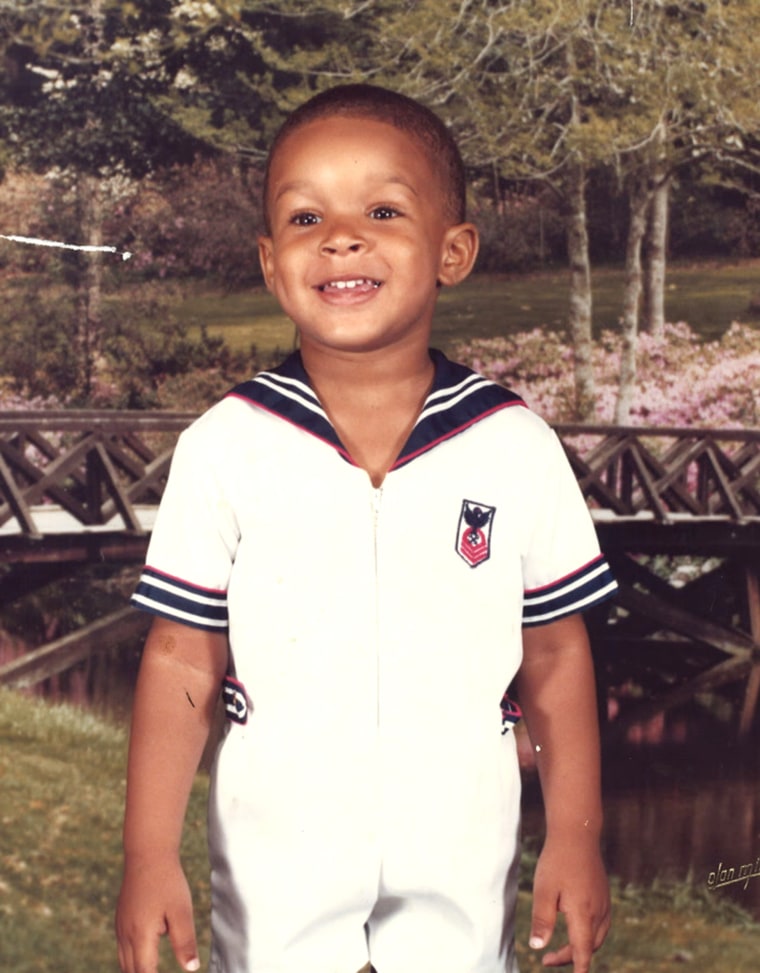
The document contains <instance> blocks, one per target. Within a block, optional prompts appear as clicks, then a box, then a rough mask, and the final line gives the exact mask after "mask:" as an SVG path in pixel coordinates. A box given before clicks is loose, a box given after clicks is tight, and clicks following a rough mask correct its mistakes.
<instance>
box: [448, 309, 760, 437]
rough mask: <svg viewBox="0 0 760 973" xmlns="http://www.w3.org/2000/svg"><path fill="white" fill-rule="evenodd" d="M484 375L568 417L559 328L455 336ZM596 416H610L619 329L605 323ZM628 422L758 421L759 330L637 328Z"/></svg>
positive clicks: (569, 362)
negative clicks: (711, 332) (654, 331)
mask: <svg viewBox="0 0 760 973" xmlns="http://www.w3.org/2000/svg"><path fill="white" fill-rule="evenodd" d="M453 354H454V357H455V358H457V360H459V361H461V362H464V363H465V364H467V365H469V366H470V367H471V368H474V369H475V370H476V371H479V372H481V373H482V374H484V375H486V376H487V377H488V378H491V379H493V380H494V381H497V382H500V383H501V384H503V385H508V386H509V387H510V388H512V389H513V390H514V391H516V392H518V393H519V394H520V395H522V396H523V397H524V398H525V400H526V401H527V402H528V404H529V405H530V406H531V408H532V409H533V410H534V411H535V412H538V413H539V414H540V415H542V416H543V417H544V418H545V419H547V420H548V421H549V422H555V423H557V422H572V421H573V420H574V419H575V393H574V388H573V351H572V347H571V345H570V342H569V339H568V337H567V335H566V334H564V333H562V332H556V331H553V330H549V329H547V328H534V329H533V330H532V331H527V332H520V333H518V334H514V335H508V336H505V337H501V338H484V339H476V340H474V341H471V342H467V343H460V344H459V345H457V346H456V348H455V349H454V351H453ZM593 367H594V377H595V381H596V394H597V400H596V420H597V421H598V422H609V423H611V422H612V421H613V415H614V408H615V401H616V399H617V394H618V376H619V372H620V337H619V336H618V335H617V334H615V333H614V332H612V331H605V332H603V333H602V335H601V336H600V338H599V340H598V341H597V342H596V344H595V347H594V353H593ZM630 422H631V424H632V425H640V426H699V427H703V428H722V429H726V428H732V427H733V428H737V427H744V428H753V427H757V426H760V330H758V329H757V328H753V327H751V326H749V325H745V324H732V325H731V327H730V328H729V330H728V331H727V332H726V333H725V334H724V335H723V336H722V338H720V339H719V340H717V341H703V340H702V339H701V338H700V337H699V335H697V334H696V333H695V332H694V331H693V330H692V329H691V328H690V327H689V326H688V325H687V324H684V323H683V322H680V323H678V324H668V325H666V326H665V329H664V333H663V335H662V337H654V336H653V335H651V334H648V333H642V334H640V335H639V336H638V344H637V383H636V392H635V395H634V401H633V408H632V410H631V417H630Z"/></svg>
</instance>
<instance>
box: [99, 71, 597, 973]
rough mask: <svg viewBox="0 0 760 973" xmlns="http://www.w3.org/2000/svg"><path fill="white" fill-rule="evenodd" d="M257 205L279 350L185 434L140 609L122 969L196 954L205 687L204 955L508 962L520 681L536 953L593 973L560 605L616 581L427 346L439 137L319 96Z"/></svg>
mask: <svg viewBox="0 0 760 973" xmlns="http://www.w3.org/2000/svg"><path fill="white" fill-rule="evenodd" d="M265 211H266V231H265V234H264V235H263V236H262V237H261V238H260V240H259V254H260V259H261V266H262V269H263V272H264V276H265V280H266V283H267V286H268V287H269V289H270V290H271V291H272V293H274V294H275V295H276V297H277V298H278V300H279V302H280V304H281V305H282V307H283V308H284V310H285V311H286V312H287V314H288V315H289V316H290V317H291V318H292V320H293V321H294V322H295V324H296V326H297V328H298V333H299V338H300V346H299V351H298V352H297V353H295V354H294V355H292V356H291V357H290V358H288V359H287V360H286V361H285V362H284V363H283V365H281V366H280V367H279V368H276V369H273V370H272V371H269V372H263V373H261V374H260V375H258V376H256V377H255V378H253V379H251V380H250V381H248V382H245V383H243V384H242V385H240V386H238V387H237V388H236V389H234V390H233V391H232V392H231V393H230V394H229V395H228V396H226V397H225V398H224V399H223V400H222V401H221V402H220V403H218V404H217V405H216V406H214V407H213V408H212V409H211V410H209V412H207V413H206V414H205V415H204V416H202V417H201V418H200V419H199V420H197V421H196V422H195V423H194V424H193V425H192V426H191V427H190V428H189V429H188V430H187V431H186V432H185V433H183V435H182V436H181V438H180V441H179V443H178V445H177V449H176V452H175V456H174V460H173V464H172V470H171V474H170V477H169V481H168V483H167V487H166V490H165V494H164V498H163V501H162V504H161V508H160V511H159V515H158V518H157V522H156V525H155V529H154V532H153V536H152V539H151V545H150V549H149V553H148V564H147V566H146V568H145V569H144V572H143V576H142V579H141V582H140V585H139V587H138V590H137V592H136V594H135V596H134V602H135V604H137V605H138V606H139V607H141V608H143V609H145V610H147V611H150V612H152V613H153V614H154V615H155V616H156V618H155V620H154V623H153V627H152V629H151V633H150V635H149V637H148V640H147V642H146V646H145V651H144V655H143V661H142V665H141V670H140V675H139V679H138V686H137V692H136V699H135V706H134V715H133V725H132V736H131V743H130V757H129V771H128V793H127V808H126V817H125V829H124V847H125V874H124V883H123V887H122V892H121V896H120V901H119V906H118V912H117V933H118V940H119V956H120V963H121V968H122V970H123V971H124V973H154V971H155V970H156V969H157V952H158V950H157V946H158V939H159V937H160V936H161V935H162V934H164V933H168V935H169V937H170V939H171V942H172V945H173V947H174V952H175V955H176V957H177V960H178V961H179V962H180V964H181V965H182V967H183V968H184V969H186V970H194V969H198V968H199V961H198V956H197V948H196V944H195V933H194V925H193V917H192V904H191V900H190V894H189V890H188V887H187V882H186V880H185V878H184V875H183V872H182V868H181V864H180V861H179V852H178V849H179V844H180V836H181V831H182V823H183V818H184V813H185V807H186V802H187V797H188V794H189V790H190V787H191V784H192V779H193V776H194V773H195V771H196V768H197V765H198V761H199V758H200V755H201V752H202V749H203V746H204V743H205V740H206V738H207V735H208V728H209V723H210V720H211V714H212V712H213V709H214V706H215V701H216V699H217V698H218V695H219V692H220V691H223V694H224V698H225V702H226V705H227V713H228V716H229V720H228V723H227V728H226V732H225V735H224V738H223V740H222V743H221V745H220V748H219V751H218V753H217V757H216V760H215V763H214V768H213V771H212V789H211V800H210V820H209V843H210V857H211V866H212V879H211V880H212V897H213V912H212V956H211V967H210V968H211V970H213V971H214V973H355V971H356V970H358V969H359V968H360V967H363V966H364V965H365V964H367V963H368V962H371V963H372V965H373V966H374V968H375V969H376V970H377V973H427V971H435V973H515V971H516V970H517V963H516V958H515V947H514V933H513V920H514V905H515V900H516V895H517V863H518V854H519V849H518V832H519V801H520V778H519V771H518V765H517V757H516V749H515V741H514V733H513V732H512V731H511V728H512V726H513V723H514V721H515V719H516V718H517V714H518V712H519V710H518V708H517V707H516V706H515V705H514V704H512V703H511V702H510V701H509V700H508V699H506V697H504V691H505V689H506V688H507V687H508V686H510V684H512V683H513V682H515V684H516V687H517V692H518V694H519V701H520V706H521V707H522V711H523V712H524V715H525V718H526V721H527V724H528V729H529V732H530V736H531V739H532V741H533V743H534V744H535V745H536V751H537V762H538V768H539V774H540V777H541V782H542V789H543V794H544V801H545V806H546V815H547V836H546V841H545V845H544V849H543V851H542V854H541V856H540V859H539V863H538V867H537V871H536V878H535V887H534V908H533V920H532V928H531V945H532V946H534V947H535V948H542V947H544V946H545V945H547V944H548V942H549V939H550V937H551V934H552V930H553V927H554V923H555V921H556V917H557V912H558V910H559V911H562V912H564V914H565V917H566V920H567V930H568V940H569V941H568V942H567V943H566V944H564V945H562V946H561V947H560V948H559V949H558V950H556V951H555V952H553V953H548V954H547V955H546V956H545V957H544V962H545V963H547V964H548V965H559V964H562V963H569V962H572V964H573V969H574V971H575V973H585V971H587V970H588V969H589V966H590V962H591V954H592V952H593V951H594V950H595V949H596V948H598V947H599V945H600V944H601V942H602V941H603V939H604V936H605V934H606V931H607V928H608V925H609V898H608V891H607V883H606V877H605V874H604V868H603V865H602V861H601V857H600V852H599V834H600V829H601V823H602V821H601V801H600V787H599V754H598V749H599V747H598V731H597V725H596V704H595V690H594V682H593V672H592V665H591V658H590V652H589V647H588V642H587V638H586V633H585V628H584V624H583V621H582V618H581V615H580V612H581V611H583V610H585V609H586V608H588V607H590V606H591V605H593V604H596V603H598V602H599V601H601V600H602V599H604V598H606V597H608V596H609V595H610V594H611V593H612V591H613V590H614V581H613V580H612V579H611V576H610V574H609V570H608V567H607V565H606V562H605V560H604V558H603V557H602V556H601V554H600V552H599V548H598V545H597V541H596V537H595V534H594V530H593V527H592V524H591V521H590V517H589V515H588V511H587V510H586V507H585V504H584V501H583V499H582V497H581V495H580V491H579V489H578V486H577V484H576V482H575V479H574V476H573V474H572V472H571V470H570V468H569V466H568V464H567V461H566V459H565V457H564V454H563V451H562V448H561V446H560V445H559V443H558V441H557V439H556V437H555V436H554V434H553V433H552V431H551V430H550V429H549V428H548V427H547V426H546V425H545V424H544V423H543V422H542V421H541V420H540V419H538V418H537V417H536V416H535V415H534V414H533V413H531V412H530V411H529V410H528V408H527V407H526V406H525V404H524V403H523V401H522V400H521V399H520V398H519V397H518V396H516V395H515V394H514V393H512V392H510V391H508V390H507V389H504V388H502V387H501V386H498V385H495V384H493V383H491V382H489V381H487V380H486V379H484V378H482V377H480V376H478V375H476V374H475V373H473V372H471V371H469V370H468V369H466V368H464V367H463V366H460V365H456V364H454V363H452V362H450V361H448V360H447V359H446V358H445V357H444V356H443V355H442V354H440V353H439V352H435V351H431V350H430V348H429V340H430V329H431V322H432V316H433V312H434V309H435V304H436V299H437V295H438V293H439V290H440V288H441V287H445V286H452V285H455V284H457V283H459V282H460V281H462V280H463V279H464V278H465V277H466V276H467V275H468V274H469V272H470V271H471V269H472V266H473V263H474V261H475V258H476V255H477V246H478V237H477V231H476V229H475V227H474V226H473V225H472V224H471V223H469V222H467V221H466V217H465V180H464V170H463V166H462V163H461V158H460V156H459V152H458V150H457V147H456V144H455V143H454V141H453V140H452V138H451V136H450V135H449V133H448V131H447V129H446V128H445V126H444V125H443V123H442V122H441V121H440V120H439V119H438V118H437V116H435V115H434V114H433V113H432V112H430V111H429V110H428V109H426V108H424V107H422V106H420V105H419V104H417V103H416V102H414V101H411V100H410V99H408V98H405V97H403V96H401V95H398V94H395V93H393V92H390V91H386V90H384V89H380V88H376V87H372V86H368V85H348V86H341V87H338V88H334V89H331V90H330V91H327V92H324V93H323V94H321V95H318V96H316V97H315V98H313V99H312V100H311V101H310V102H308V103H307V104H306V105H304V106H302V107H301V108H300V109H298V110H297V111H296V112H295V113H294V114H293V115H292V116H291V117H290V118H289V119H288V121H287V122H286V123H285V126H284V127H283V129H282V130H281V132H280V134H279V135H278V136H277V138H276V140H275V142H274V145H273V147H272V150H271V153H270V158H269V164H268V169H267V174H266V189H265ZM188 699H191V700H192V701H193V705H190V704H189V702H188Z"/></svg>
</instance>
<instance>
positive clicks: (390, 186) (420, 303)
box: [259, 116, 477, 352]
mask: <svg viewBox="0 0 760 973" xmlns="http://www.w3.org/2000/svg"><path fill="white" fill-rule="evenodd" d="M444 200H445V197H444V190H443V186H442V184H441V179H440V177H439V175H438V173H437V172H436V170H435V168H434V167H433V165H432V164H431V162H430V161H429V160H428V157H427V154H426V153H425V152H424V151H423V150H422V148H421V146H420V144H419V143H418V142H417V141H416V140H415V139H414V138H412V137H410V136H409V135H407V134H406V133H404V132H402V131H401V130H399V129H397V128H395V127H394V126H392V125H389V124H386V123H385V122H379V121H375V120H372V119H366V118H346V117H342V116H334V117H328V118H325V119H320V120H318V121H315V122H310V123H309V124H307V125H304V126H303V127H301V128H298V129H296V130H295V131H294V132H293V133H292V134H291V135H289V136H288V137H287V139H286V141H285V142H284V143H283V144H282V145H281V146H280V147H279V149H278V151H277V154H276V155H275V157H274V159H273V161H272V166H271V170H270V181H269V198H268V206H269V213H270V224H271V236H268V237H262V238H261V239H260V240H259V254H260V258H261V265H262V269H263V271H264V276H265V279H266V283H267V286H268V288H269V289H270V290H271V291H272V293H273V294H275V296H276V297H277V298H278V300H279V302H280V304H281V305H282V307H283V309H284V310H285V312H286V313H287V314H288V315H289V317H290V318H291V319H292V320H293V321H294V322H295V324H296V325H297V327H298V329H299V332H300V337H301V346H302V348H305V347H306V346H308V345H310V344H314V345H318V346H320V348H321V349H322V350H332V351H335V352H367V351H376V350H379V349H388V348H391V347H395V346H397V345H398V343H399V342H409V341H413V342H417V343H419V342H420V341H423V342H424V343H425V345H427V341H428V336H429V331H430V324H431V320H432V315H433V309H434V307H435V301H436V293H437V288H436V282H437V281H439V280H440V281H441V283H444V284H453V283H458V281H459V280H461V279H463V278H464V277H465V276H466V275H467V273H469V270H470V269H471V266H472V262H473V261H474V258H475V254H476V251H477V237H476V234H475V230H474V227H472V226H470V224H461V225H457V226H452V225H451V224H450V222H449V221H448V220H447V219H446V216H445V205H444Z"/></svg>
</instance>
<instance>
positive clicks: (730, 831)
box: [524, 732, 760, 919]
mask: <svg viewBox="0 0 760 973" xmlns="http://www.w3.org/2000/svg"><path fill="white" fill-rule="evenodd" d="M603 767H604V811H605V830H604V839H603V849H604V856H605V860H606V862H607V866H608V868H609V870H610V873H611V874H613V875H615V876H617V877H618V878H619V879H620V880H621V881H622V882H623V883H629V882H630V883H634V884H637V885H643V886H648V885H651V883H652V882H653V881H655V880H656V879H664V880H675V881H684V880H687V881H689V882H691V883H692V884H694V885H695V886H701V887H702V888H704V889H707V890H709V891H710V893H711V894H713V895H716V896H726V897H727V898H729V899H731V900H732V901H733V902H735V903H737V904H738V905H740V906H741V907H742V908H743V909H745V910H746V911H748V912H750V913H751V914H752V915H754V916H755V917H756V918H758V919H760V784H759V782H760V755H759V753H758V745H757V741H756V740H755V741H754V742H752V743H750V744H747V745H745V746H744V747H739V746H738V745H737V744H736V742H735V740H733V739H732V738H731V737H730V736H728V734H726V735H724V736H723V737H722V738H721V739H718V737H717V734H710V735H709V736H706V735H705V734H704V732H701V733H700V732H695V733H694V734H693V737H692V739H690V740H689V742H688V743H682V744H680V745H678V746H670V745H668V744H660V745H657V744H654V745H652V744H649V745H646V744H645V745H640V746H635V745H634V746H632V745H628V746H623V747H619V748H617V749H615V750H614V751H613V750H611V751H608V752H605V754H604V758H603ZM524 807H525V814H524V832H525V834H526V836H527V837H531V836H533V837H535V836H539V835H540V834H541V831H542V816H543V812H542V809H541V801H540V794H539V791H538V786H537V782H536V780H535V774H532V773H530V772H528V774H527V775H526V781H525V798H524ZM731 869H733V872H732V871H731Z"/></svg>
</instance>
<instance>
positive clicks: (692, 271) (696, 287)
mask: <svg viewBox="0 0 760 973" xmlns="http://www.w3.org/2000/svg"><path fill="white" fill-rule="evenodd" d="M593 287H594V321H595V325H596V327H597V328H599V329H603V328H614V327H615V326H616V322H617V320H618V318H619V316H620V308H621V301H622V287H623V274H622V271H620V270H599V271H597V272H596V273H595V274H594V277H593ZM757 292H760V265H758V264H757V263H742V264H727V265H717V264H714V265H713V264H711V265H700V266H688V267H686V266H684V267H678V266H676V267H671V268H670V269H669V271H668V291H667V303H666V311H667V316H668V319H669V320H670V321H687V322H688V323H689V324H691V325H692V327H693V328H695V329H696V330H697V331H699V332H700V333H701V334H703V335H704V336H705V337H717V336H719V335H720V334H722V333H723V331H725V330H726V328H727V327H728V326H729V325H730V324H731V322H732V321H733V320H735V319H737V318H741V317H742V316H745V317H746V311H747V307H748V304H749V300H750V297H751V296H752V295H753V294H754V293H757ZM567 296H568V277H567V272H566V271H565V270H556V271H547V272H543V273H534V274H524V275H519V276H518V275H513V276H503V277H497V276H476V277H472V278H470V279H469V280H467V281H465V282H464V283H463V284H461V285H460V286H459V287H455V288H452V289H451V290H444V291H442V292H441V296H440V299H439V302H438V309H437V312H436V317H435V323H434V327H433V343H434V344H435V345H436V346H437V347H440V348H442V349H443V350H444V351H447V350H449V349H450V348H451V346H452V344H453V343H455V342H456V341H459V340H462V339H467V338H484V337H492V336H493V335H498V334H509V333H514V332H516V331H523V330H529V329H530V328H533V327H536V326H538V325H548V326H552V327H563V326H564V323H565V321H566V319H567ZM176 311H177V313H178V315H179V316H180V318H181V319H183V320H184V321H186V322H187V323H189V324H195V325H197V324H200V323H204V324H206V325H207V326H208V327H209V330H210V331H211V333H212V334H223V335H224V336H225V338H226V340H227V342H228V344H229V345H230V346H231V347H233V348H241V349H247V348H249V347H250V345H251V344H255V345H256V346H257V347H258V348H259V350H260V351H263V352H265V353H266V352H270V351H272V350H273V349H275V348H279V349H282V350H287V349H289V348H291V347H292V345H293V340H294V333H293V325H292V324H291V323H290V322H289V321H288V319H287V318H286V317H285V315H284V314H283V313H282V312H281V311H280V309H279V307H278V305H277V303H276V301H275V300H274V298H273V297H272V296H271V295H270V294H268V293H267V292H266V290H264V288H263V287H252V288H250V289H248V290H242V291H237V292H234V293H231V294H225V293H223V292H221V291H219V290H218V289H214V288H211V287H209V286H207V285H205V284H201V283H197V284H192V285H189V287H188V289H187V296H186V299H185V300H184V301H183V302H182V303H181V304H179V305H178V306H177V308H176Z"/></svg>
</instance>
